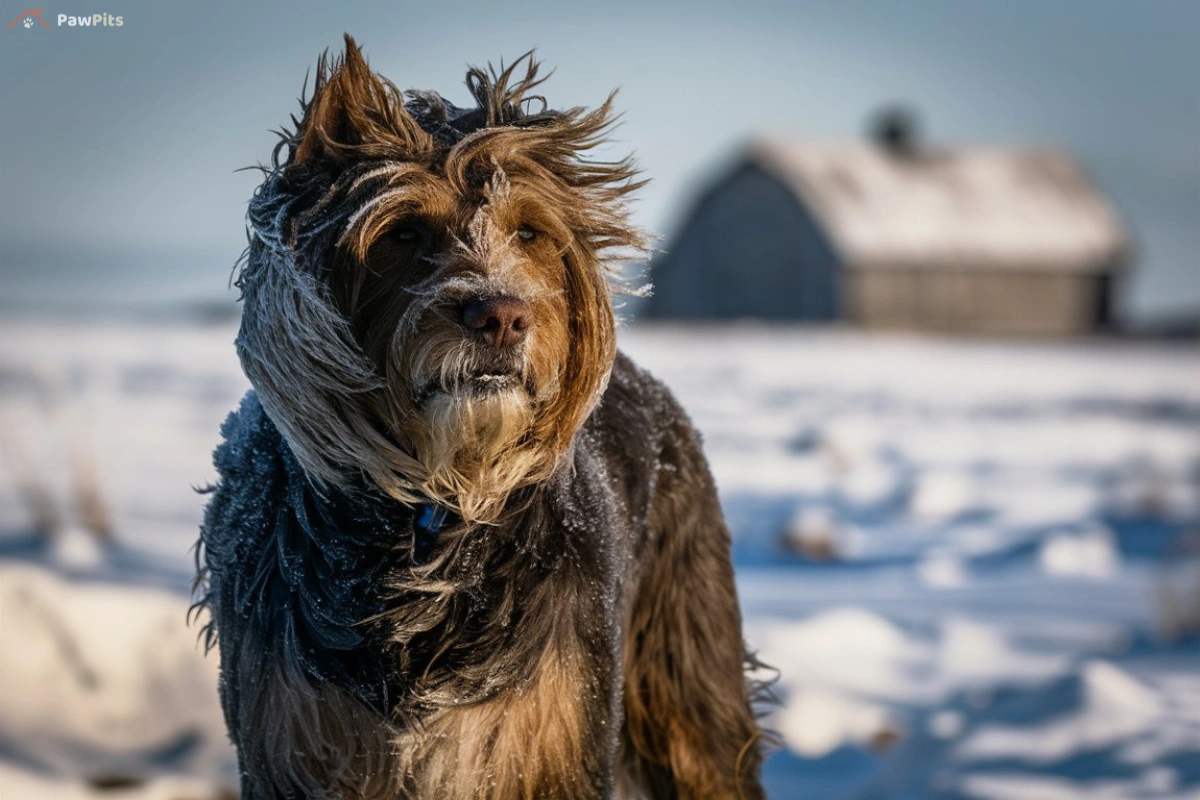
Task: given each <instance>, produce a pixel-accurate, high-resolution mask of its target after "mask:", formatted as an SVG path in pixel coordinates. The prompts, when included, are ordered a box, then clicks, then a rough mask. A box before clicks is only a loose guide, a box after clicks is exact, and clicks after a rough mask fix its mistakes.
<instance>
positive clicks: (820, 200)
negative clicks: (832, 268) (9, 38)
mask: <svg viewBox="0 0 1200 800" xmlns="http://www.w3.org/2000/svg"><path fill="white" fill-rule="evenodd" d="M747 157H748V159H749V160H750V161H751V162H752V163H756V164H758V165H759V166H760V167H761V168H763V169H764V170H766V171H767V172H769V173H771V174H774V175H775V176H776V177H777V178H779V179H780V180H781V181H783V182H784V183H785V184H786V185H787V186H789V187H790V188H791V189H792V191H793V192H795V193H796V195H797V196H798V197H799V199H800V200H802V201H803V202H804V203H805V204H806V205H807V206H808V207H809V208H810V209H811V210H812V213H813V214H814V215H816V217H817V219H818V220H819V221H820V222H821V223H823V226H824V228H825V230H826V232H827V233H828V234H829V236H830V237H831V239H832V243H833V245H834V247H835V248H836V249H837V250H838V251H839V253H840V254H841V255H842V257H843V258H844V259H846V262H847V264H849V265H850V266H859V267H890V266H940V265H943V264H944V265H946V266H954V267H966V266H987V267H1005V268H1016V269H1028V268H1033V269H1054V270H1059V269H1061V270H1080V271H1087V270H1101V269H1107V268H1110V267H1113V266H1119V265H1121V264H1122V263H1123V262H1124V260H1125V259H1124V256H1125V253H1126V251H1127V242H1126V236H1125V232H1124V230H1123V227H1122V225H1121V222H1120V220H1119V219H1118V217H1117V214H1116V213H1115V211H1114V210H1113V208H1112V207H1111V206H1110V205H1109V203H1108V202H1107V200H1106V199H1105V198H1104V197H1103V196H1102V195H1101V194H1100V193H1099V192H1098V191H1097V190H1096V189H1095V187H1093V186H1092V185H1091V183H1090V182H1089V181H1088V179H1087V177H1086V176H1085V175H1084V173H1083V171H1082V170H1081V168H1080V167H1079V165H1078V164H1076V163H1075V161H1074V159H1072V158H1071V157H1070V156H1069V155H1067V154H1066V153H1063V152H1060V151H1056V150H1052V149H1046V148H1007V147H1003V148H1002V147H962V148H957V149H946V150H922V151H917V152H915V153H911V154H904V153H896V152H893V151H889V150H888V149H887V148H885V147H881V146H880V145H878V144H875V143H872V142H869V141H858V142H854V141H847V142H813V141H795V140H784V139H759V140H756V141H754V142H752V143H751V144H750V146H749V147H748V153H747Z"/></svg>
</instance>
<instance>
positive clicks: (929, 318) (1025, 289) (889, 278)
mask: <svg viewBox="0 0 1200 800" xmlns="http://www.w3.org/2000/svg"><path fill="white" fill-rule="evenodd" d="M844 279H845V292H846V295H847V300H848V314H849V317H850V318H851V319H852V320H854V321H856V322H858V323H859V324H861V325H862V326H864V327H867V328H884V329H900V330H925V331H944V332H956V333H977V334H997V335H1018V336H1070V335H1077V334H1084V333H1091V332H1094V331H1095V330H1096V328H1097V324H1096V323H1097V319H1096V316H1097V314H1096V308H1097V306H1098V304H1099V303H1100V302H1101V300H1100V298H1099V297H1098V293H1099V292H1102V291H1103V290H1104V285H1103V284H1104V282H1103V280H1102V279H1101V277H1100V276H1098V275H1096V274H1095V273H1083V274H1077V273H1061V272H1060V273H1055V272H1048V271H1045V270H1039V271H1036V272H1033V271H1029V272H1018V271H1011V270H1004V271H1001V270H987V269H985V268H980V267H973V266H964V267H963V268H960V269H953V270H951V269H903V268H894V267H878V268H874V269H851V270H847V271H846V273H845V276H844Z"/></svg>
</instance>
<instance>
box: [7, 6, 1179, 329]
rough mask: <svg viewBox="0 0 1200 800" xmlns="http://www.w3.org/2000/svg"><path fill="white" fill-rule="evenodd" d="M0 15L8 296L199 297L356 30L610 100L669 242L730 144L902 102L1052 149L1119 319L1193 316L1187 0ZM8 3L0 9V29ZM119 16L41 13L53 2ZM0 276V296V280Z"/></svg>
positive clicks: (553, 94)
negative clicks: (1099, 235) (1118, 259)
mask: <svg viewBox="0 0 1200 800" xmlns="http://www.w3.org/2000/svg"><path fill="white" fill-rule="evenodd" d="M72 2H75V5H72V6H69V7H68V6H66V5H63V6H61V7H59V6H42V9H43V14H44V16H45V18H46V20H47V22H49V23H50V25H51V26H52V30H45V29H43V28H41V27H40V26H35V28H34V29H32V30H28V31H27V30H24V29H23V27H22V26H20V25H18V26H16V27H15V28H13V29H11V30H0V280H2V281H3V284H4V285H5V286H6V287H7V291H11V292H12V293H13V295H14V296H20V297H22V298H24V297H36V296H46V295H54V294H59V293H63V292H67V293H71V292H74V293H76V294H79V295H80V296H85V297H88V298H97V299H105V298H107V299H120V298H125V299H128V298H130V297H137V298H140V299H143V300H151V301H153V300H155V299H158V298H160V297H161V298H162V299H169V298H173V297H176V296H180V295H190V296H204V297H213V296H219V295H220V294H221V293H223V292H225V291H226V288H225V287H226V281H227V278H228V268H229V266H230V265H231V264H232V262H233V260H234V259H235V258H236V256H237V254H238V253H239V252H240V250H241V247H242V245H243V244H244V233H243V222H242V219H243V214H244V210H245V202H246V200H247V198H248V197H249V195H250V192H251V191H252V189H253V187H254V184H255V183H256V177H255V174H254V173H250V172H241V173H237V172H234V170H235V169H236V168H238V167H241V166H246V165H249V164H253V163H255V162H257V161H260V160H264V159H265V158H266V157H267V155H268V153H269V151H270V147H271V145H272V142H273V138H272V136H271V135H270V134H269V133H268V132H267V130H268V129H269V128H272V127H275V126H278V125H279V124H281V123H282V122H284V121H286V119H287V115H288V114H289V113H290V112H291V111H293V110H294V108H295V103H294V98H295V97H296V95H297V94H298V93H299V90H300V87H301V84H302V82H303V79H304V73H305V71H306V70H307V69H309V68H310V67H311V65H312V64H313V63H314V61H315V58H316V56H317V54H318V53H319V52H320V51H321V50H322V49H324V48H326V47H331V46H337V45H338V44H339V40H340V37H341V34H342V32H343V31H348V32H350V33H352V34H353V35H355V36H356V37H357V38H358V39H359V41H360V43H361V44H362V45H363V46H364V48H365V50H366V52H367V54H368V57H369V58H370V60H371V63H372V65H373V66H374V67H375V68H376V69H378V70H379V71H381V72H383V73H384V74H385V75H388V76H389V77H391V78H392V79H393V80H394V81H395V82H396V83H397V84H399V85H400V86H401V87H402V88H407V87H419V88H430V89H436V90H439V91H441V92H442V93H443V94H445V95H447V96H448V97H449V98H450V99H452V100H456V101H459V102H465V101H466V92H465V89H464V88H463V86H462V76H463V72H464V67H465V66H466V65H467V64H469V63H484V62H487V61H489V60H492V61H497V60H499V59H500V58H501V57H505V58H510V59H511V58H513V57H515V56H516V55H518V54H520V53H521V52H523V51H525V50H526V49H528V48H530V47H535V46H536V47H537V48H539V50H538V52H539V54H540V57H541V58H542V59H543V60H544V61H545V62H546V63H547V65H548V66H553V67H555V68H556V69H557V72H556V74H555V76H554V77H553V78H552V79H551V81H550V83H549V84H548V85H547V86H546V94H547V96H548V98H549V100H550V102H551V104H552V105H556V106H571V105H594V104H596V103H598V102H600V101H601V100H602V99H603V97H604V96H605V94H606V93H607V92H608V91H609V90H610V89H612V88H614V87H620V88H621V94H620V96H619V99H618V106H619V107H620V109H621V110H623V111H624V113H625V118H624V125H623V127H622V128H621V129H620V131H619V132H618V140H619V141H618V142H616V143H615V145H614V149H613V152H614V153H619V152H623V151H624V150H629V149H632V150H635V151H636V152H637V155H638V158H639V161H640V162H641V164H642V166H643V168H644V169H645V172H646V174H647V175H648V177H650V178H651V179H652V181H653V182H652V183H651V185H650V186H649V187H647V189H646V191H645V192H644V194H643V197H642V199H641V201H640V202H639V204H638V206H637V211H636V213H637V218H638V220H639V221H640V222H641V223H642V224H643V225H645V226H646V227H648V228H649V229H651V230H652V231H655V232H657V233H662V234H669V233H670V231H671V230H672V227H673V224H674V222H675V221H676V220H677V219H678V217H679V215H680V213H681V212H682V211H683V210H684V209H686V206H687V202H688V198H689V196H690V192H692V191H694V189H695V188H696V187H697V186H699V185H701V184H702V183H703V181H704V180H705V178H706V176H707V175H709V174H711V170H712V169H713V167H714V165H715V164H717V163H719V162H720V160H721V159H722V158H723V157H726V156H727V155H728V154H729V153H730V152H731V150H732V149H733V148H734V147H736V146H737V144H738V143H739V142H740V141H743V140H744V139H745V138H746V137H747V136H750V135H752V134H754V133H757V132H766V133H773V134H792V135H796V136H816V137H850V136H859V135H861V132H862V129H863V121H864V119H865V118H866V116H867V115H868V114H869V113H870V112H871V111H872V110H873V109H875V108H877V107H879V106H880V105H882V104H884V103H888V102H893V101H904V102H906V103H909V104H912V105H914V106H915V107H916V108H918V109H919V111H920V113H921V115H922V119H923V122H924V126H925V129H926V131H927V133H928V136H929V138H930V139H931V140H933V141H936V142H943V143H953V142H971V141H980V142H982V141H987V142H1013V143H1018V142H1020V143H1023V142H1049V143H1058V144H1062V145H1065V146H1067V147H1069V148H1071V149H1072V150H1073V151H1074V152H1075V153H1076V154H1077V155H1078V157H1079V158H1080V159H1081V160H1082V161H1083V163H1084V164H1085V166H1086V167H1087V169H1088V170H1089V172H1090V173H1091V175H1092V176H1093V178H1094V179H1095V181H1096V182H1097V183H1098V184H1099V185H1100V186H1102V187H1103V188H1104V189H1105V190H1106V191H1107V192H1109V193H1110V194H1111V195H1112V196H1113V198H1114V199H1115V202H1116V203H1117V205H1118V207H1119V208H1120V209H1121V211H1122V213H1123V214H1124V215H1125V216H1126V218H1127V219H1128V220H1130V222H1131V225H1132V227H1133V229H1134V231H1135V236H1136V241H1137V246H1138V250H1139V254H1140V256H1141V260H1142V268H1141V269H1140V270H1139V271H1138V272H1137V274H1136V275H1135V277H1134V280H1133V282H1132V285H1131V287H1130V293H1129V296H1128V297H1127V298H1126V301H1127V302H1126V304H1125V308H1126V310H1127V311H1129V312H1131V313H1133V314H1135V315H1138V316H1142V317H1145V316H1148V315H1157V314H1162V313H1168V312H1174V311H1183V310H1187V309H1196V308H1200V80H1198V79H1197V76H1198V75H1200V48H1197V47H1196V46H1195V41H1196V35H1197V32H1200V3H1195V2H1172V0H1146V1H1145V2H1136V3H1135V2H1111V1H1110V0H1074V1H1071V0H1054V1H1053V2H1030V1H1029V0H1015V1H1009V2H986V3H985V2H975V1H974V0H956V1H955V2H948V1H947V2H933V1H932V0H924V1H922V2H900V0H896V1H895V2H861V1H859V2H772V1H771V0H751V2H743V3H736V4H735V3H708V2H688V3H669V2H668V3H654V2H627V1H626V0H615V2H609V3H604V4H599V3H597V4H590V5H582V4H566V3H551V2H540V1H538V0H526V1H524V2H522V1H518V2H508V3H480V2H476V3H455V2H440V3H424V4H420V5H418V4H415V3H407V2H361V3H346V4H338V5H336V6H335V5H333V4H311V5H309V4H303V3H289V4H282V3H279V4H267V3H243V4H236V3H231V2H215V3H205V4H194V5H186V6H185V5H183V4H175V3H162V2H147V1H146V0H139V1H138V2H115V3H112V4H109V5H105V6H104V7H103V8H100V7H98V6H97V7H91V6H86V7H85V6H84V5H82V4H79V3H78V0H72ZM25 7H26V4H25V3H24V2H22V4H21V5H14V4H13V3H12V2H11V1H10V0H3V2H0V8H3V14H0V17H2V19H0V24H7V23H8V21H9V20H10V19H11V18H14V17H16V16H17V15H18V14H20V12H21V11H23V10H24V8H25ZM101 11H103V12H106V13H108V14H111V15H114V16H115V15H121V16H122V18H123V21H124V24H123V25H122V26H121V27H119V28H99V29H79V28H67V27H62V28H60V27H57V26H56V24H55V23H56V17H57V14H59V13H68V14H87V13H93V12H95V13H99V12H101ZM6 293H7V292H6Z"/></svg>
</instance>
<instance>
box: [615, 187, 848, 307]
mask: <svg viewBox="0 0 1200 800" xmlns="http://www.w3.org/2000/svg"><path fill="white" fill-rule="evenodd" d="M650 274H651V280H652V281H653V283H654V295H653V296H652V297H651V299H650V300H649V302H648V303H647V304H646V305H645V306H644V307H643V309H642V310H641V311H640V312H639V316H640V317H670V318H692V319H733V318H739V317H754V318H760V319H777V320H778V319H789V320H823V321H827V320H833V319H836V318H837V317H838V316H839V299H838V289H839V281H838V279H837V259H836V257H835V255H834V253H833V251H832V249H831V248H830V247H829V245H828V244H827V243H826V241H825V239H824V237H823V236H822V234H821V233H820V232H819V230H818V228H817V227H816V225H814V224H813V221H812V219H811V217H810V216H809V214H808V212H807V210H806V209H805V208H804V207H803V206H802V205H801V204H800V203H799V201H797V199H796V197H795V195H794V194H793V192H792V191H791V190H790V189H788V188H787V187H785V186H784V185H783V184H781V183H780V182H779V181H778V180H777V179H776V178H775V177H774V176H772V175H770V174H768V173H766V172H764V171H763V170H762V169H760V168H759V167H757V166H756V165H753V164H745V165H742V166H741V167H740V168H738V169H736V170H735V171H734V172H733V173H731V174H730V176H729V177H728V178H726V179H725V180H723V181H721V182H720V183H719V184H718V185H716V186H715V187H714V188H713V189H712V190H711V191H709V192H708V194H706V195H705V196H704V197H703V198H702V199H701V201H700V202H699V203H698V204H697V206H696V208H695V210H694V211H693V212H692V214H691V216H690V217H689V218H688V220H687V222H686V223H685V224H684V226H683V228H682V229H681V231H680V232H679V234H678V235H677V236H675V238H674V239H673V240H672V241H671V242H669V244H668V246H667V254H666V255H665V256H662V257H660V258H657V259H655V261H654V263H653V264H652V265H651V273H650Z"/></svg>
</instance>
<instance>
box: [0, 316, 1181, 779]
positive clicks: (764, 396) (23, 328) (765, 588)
mask: <svg viewBox="0 0 1200 800" xmlns="http://www.w3.org/2000/svg"><path fill="white" fill-rule="evenodd" d="M234 329H235V324H234V323H233V322H230V321H224V322H209V323H202V322H195V323H180V322H176V323H132V322H118V321H95V320H93V321H86V320H75V321H62V320H58V321H48V320H36V319H15V318H9V319H6V320H0V442H2V444H3V447H2V449H0V453H2V462H0V797H3V798H4V800H22V798H67V799H68V800H69V799H70V798H85V797H93V796H96V797H107V798H114V800H125V799H126V798H128V799H130V800H132V799H133V798H143V799H144V800H151V799H152V798H153V799H155V800H207V799H208V798H219V797H229V796H231V794H230V793H231V792H232V790H233V789H234V787H235V786H236V780H235V778H236V776H235V767H234V764H233V761H232V754H231V752H230V750H229V748H228V746H227V745H226V744H225V741H224V731H223V728H222V725H221V720H220V715H219V712H218V710H217V707H216V701H215V680H216V663H215V660H216V656H215V654H214V655H213V656H211V657H209V658H208V659H205V658H203V656H202V654H201V653H200V650H199V648H197V647H196V646H195V636H196V631H195V629H194V628H193V629H190V630H189V629H187V628H185V627H184V617H185V614H186V610H187V606H188V589H189V581H190V577H191V572H192V566H191V564H192V562H191V558H192V557H191V553H190V548H191V546H192V544H193V542H194V541H195V538H196V526H197V523H198V520H199V516H200V512H201V509H202V506H203V498H202V497H200V496H199V495H197V494H196V493H195V492H194V491H193V487H197V486H202V485H204V484H205V483H207V482H209V481H211V480H212V479H213V477H214V474H213V470H212V467H211V465H210V463H209V455H210V452H211V450H212V447H213V446H214V445H215V444H216V435H217V427H218V425H219V423H220V421H221V420H222V419H223V417H224V416H225V414H226V413H227V412H228V411H229V410H230V409H231V408H233V406H234V405H235V403H236V401H237V399H238V398H239V397H240V396H241V394H242V392H243V391H244V390H245V388H246V383H245V380H244V378H242V376H241V374H240V371H239V369H238V366H237V361H236V358H235V356H234V353H233V349H232V346H231V342H232V339H233V336H234ZM622 342H623V346H624V348H625V349H626V350H627V351H628V352H629V353H630V354H631V355H633V356H634V358H635V359H637V360H638V361H639V362H641V363H642V364H643V365H644V366H646V367H648V368H649V369H650V370H651V371H653V372H654V373H655V374H657V375H658V376H659V377H661V378H663V379H664V380H665V381H666V382H667V383H668V384H669V385H671V386H672V387H673V388H674V389H675V391H676V393H677V394H678V395H679V397H680V398H681V400H682V402H683V404H684V406H685V407H686V408H687V409H688V410H689V411H690V412H691V413H692V415H693V418H694V419H695V421H696V423H697V424H698V425H699V427H700V428H701V429H702V431H703V432H704V434H705V440H706V444H707V448H708V452H709V456H710V459H711V461H712V465H713V469H714V472H715V473H716V476H717V481H718V485H719V486H720V489H721V493H722V501H723V503H724V505H725V509H726V513H727V516H728V518H729V522H730V525H731V528H732V529H733V531H734V536H735V545H734V557H735V561H736V563H737V567H738V578H739V588H740V592H741V597H742V603H743V609H744V612H745V615H746V626H747V635H748V637H749V638H750V640H751V642H752V645H753V646H754V647H755V648H756V649H758V650H759V651H760V655H761V657H762V658H763V660H764V661H766V662H768V663H770V664H771V665H773V666H774V667H775V668H777V669H778V671H779V679H778V682H777V684H776V693H777V694H778V696H779V697H780V699H781V701H782V703H781V705H780V707H779V708H778V709H776V710H774V711H773V712H772V713H771V715H770V717H769V718H768V725H769V726H770V727H772V728H774V729H775V730H776V731H778V732H779V733H780V734H781V736H782V739H783V747H782V748H781V749H780V750H779V752H777V753H776V754H775V755H774V756H773V757H772V758H771V760H770V761H769V762H768V766H767V770H766V775H767V780H768V783H769V785H770V787H771V796H772V797H773V798H777V800H778V799H786V798H799V799H800V800H803V798H820V799H821V800H842V799H843V798H844V799H846V800H849V799H850V798H854V799H855V800H868V798H869V799H871V800H892V799H896V800H899V799H900V798H905V799H906V800H907V799H911V800H921V799H923V798H951V799H953V798H964V800H965V799H966V798H970V799H972V800H1083V799H1084V798H1111V799H1113V800H1116V799H1125V798H1128V799H1129V800H1133V799H1134V798H1139V799H1146V800H1148V799H1150V798H1200V541H1198V540H1197V537H1200V349H1198V348H1197V347H1196V346H1172V345H1154V344H1136V343H1125V342H1115V341H1114V342H1078V343H1066V344H1045V343H1009V344H1000V343H988V342H957V341H945V340H933V339H921V338H907V337H881V336H868V335H863V334H857V333H851V332H844V331H817V330H805V329H791V328H766V327H749V326H746V327H732V328H730V327H722V328H717V327H713V328H682V327H663V328H639V327H633V328H628V329H626V330H624V331H623V332H622ZM105 520H109V521H110V522H111V525H110V527H111V528H112V531H113V533H114V535H115V538H116V541H117V544H116V545H115V546H112V547H109V548H99V547H97V546H96V544H95V537H93V536H91V535H89V534H88V530H89V529H97V528H104V527H105V525H104V521H105ZM39 529H41V530H47V531H52V532H53V535H52V536H51V537H50V541H49V543H48V544H47V543H45V542H44V541H43V539H42V538H39V537H38V536H37V535H36V532H37V531H38V530H39Z"/></svg>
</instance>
